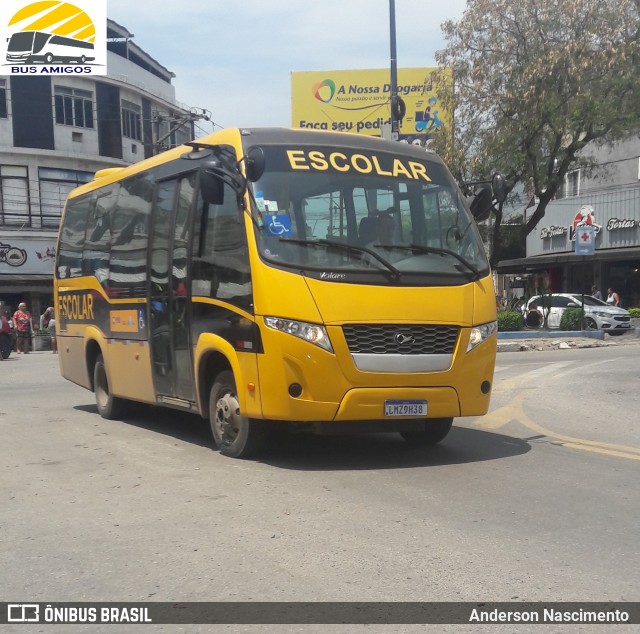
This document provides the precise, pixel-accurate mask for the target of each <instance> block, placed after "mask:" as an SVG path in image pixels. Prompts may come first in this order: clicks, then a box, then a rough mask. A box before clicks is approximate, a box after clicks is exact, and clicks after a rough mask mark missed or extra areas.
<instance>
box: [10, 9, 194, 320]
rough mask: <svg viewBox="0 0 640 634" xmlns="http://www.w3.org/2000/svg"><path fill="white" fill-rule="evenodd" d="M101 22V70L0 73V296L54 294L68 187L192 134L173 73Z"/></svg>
mask: <svg viewBox="0 0 640 634" xmlns="http://www.w3.org/2000/svg"><path fill="white" fill-rule="evenodd" d="M132 37H133V35H132V34H131V33H130V32H129V31H128V30H127V29H126V28H124V27H122V26H120V25H119V24H117V23H115V22H113V21H112V20H108V21H107V49H108V53H107V73H108V74H107V76H104V77H91V76H87V77H83V76H77V75H53V76H37V77H36V76H24V77H22V76H19V75H18V76H11V77H4V78H0V302H3V303H4V304H5V305H6V307H7V308H8V310H10V311H13V310H15V309H16V307H17V305H18V303H20V302H21V301H24V302H26V303H27V305H28V307H29V309H30V311H31V313H32V314H33V315H39V314H42V313H43V312H44V310H45V309H46V307H47V306H48V305H50V304H51V302H52V290H53V284H52V277H53V265H54V257H55V244H56V238H57V233H58V228H59V224H60V217H61V214H62V209H63V207H64V202H65V199H66V196H67V194H68V192H69V191H71V190H72V189H73V188H75V187H77V186H78V185H80V184H82V183H85V182H87V181H89V180H91V179H92V178H93V175H94V173H95V172H96V171H97V170H99V169H103V168H108V167H120V166H125V165H129V164H131V163H134V162H136V161H139V160H142V159H144V158H147V157H149V156H152V155H153V154H155V153H157V152H158V151H161V150H164V149H167V148H169V147H174V146H176V145H181V144H183V143H185V142H186V141H189V140H191V139H193V137H194V121H195V120H196V119H197V118H198V117H194V114H193V112H192V111H191V110H190V109H189V108H187V107H185V106H182V105H181V104H179V103H178V102H177V101H176V98H175V88H174V86H173V85H172V83H171V82H172V79H173V78H174V74H173V73H172V72H171V71H169V70H167V69H166V68H165V67H164V66H162V65H161V64H159V63H158V62H157V61H155V60H154V59H153V58H152V57H151V56H150V55H148V54H147V53H146V52H145V51H143V50H142V49H141V48H139V47H138V46H136V45H135V44H134V43H133V41H132Z"/></svg>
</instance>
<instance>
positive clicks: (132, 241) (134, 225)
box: [109, 174, 153, 297]
mask: <svg viewBox="0 0 640 634" xmlns="http://www.w3.org/2000/svg"><path fill="white" fill-rule="evenodd" d="M152 192H153V182H152V180H151V178H150V177H149V175H148V174H142V175H140V176H134V177H133V178H130V179H127V180H126V181H124V182H123V183H122V187H121V188H120V193H119V194H118V204H117V208H116V209H115V210H114V212H113V219H112V223H111V260H110V266H109V288H110V294H111V295H112V296H119V297H146V294H147V291H146V284H147V241H148V236H149V214H150V213H151V198H152Z"/></svg>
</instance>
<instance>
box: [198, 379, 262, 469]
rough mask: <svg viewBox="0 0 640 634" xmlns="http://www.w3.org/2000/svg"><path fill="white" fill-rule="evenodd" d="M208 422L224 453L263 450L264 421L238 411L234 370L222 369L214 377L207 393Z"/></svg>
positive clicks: (244, 455)
mask: <svg viewBox="0 0 640 634" xmlns="http://www.w3.org/2000/svg"><path fill="white" fill-rule="evenodd" d="M209 424H210V425H211V433H212V434H213V439H214V441H215V443H216V445H217V447H218V449H219V451H220V453H221V454H223V455H224V456H228V457H230V458H250V457H253V456H255V455H257V454H258V453H259V452H260V450H261V449H263V447H264V445H265V442H266V439H267V435H268V432H267V428H266V423H264V422H262V421H256V420H252V419H250V418H247V417H246V416H243V415H242V414H241V413H240V406H239V404H238V396H237V391H236V382H235V380H234V378H233V373H232V372H230V371H228V370H225V371H224V372H220V374H218V376H217V377H216V380H215V383H214V384H213V386H212V387H211V392H210V394H209Z"/></svg>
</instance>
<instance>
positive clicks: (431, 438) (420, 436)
mask: <svg viewBox="0 0 640 634" xmlns="http://www.w3.org/2000/svg"><path fill="white" fill-rule="evenodd" d="M452 425H453V418H428V419H427V420H426V422H425V424H424V428H423V429H421V430H419V431H402V432H400V435H401V436H402V437H403V438H404V439H405V440H406V441H407V442H408V443H409V444H410V445H415V446H417V447H424V446H427V445H435V444H436V443H439V442H440V441H441V440H444V438H445V437H446V435H447V434H448V433H449V431H450V430H451V427H452Z"/></svg>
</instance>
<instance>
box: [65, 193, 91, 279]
mask: <svg viewBox="0 0 640 634" xmlns="http://www.w3.org/2000/svg"><path fill="white" fill-rule="evenodd" d="M94 204H95V198H94V197H93V196H91V195H89V196H86V195H85V196H82V197H79V198H74V199H73V200H70V201H69V202H68V203H67V208H66V210H65V213H64V216H63V221H62V228H61V230H60V246H59V251H58V264H57V267H56V275H57V277H58V279H61V280H62V279H65V278H69V277H80V276H81V275H82V249H83V248H84V232H85V226H86V223H87V218H88V217H90V216H92V215H93V207H94Z"/></svg>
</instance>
